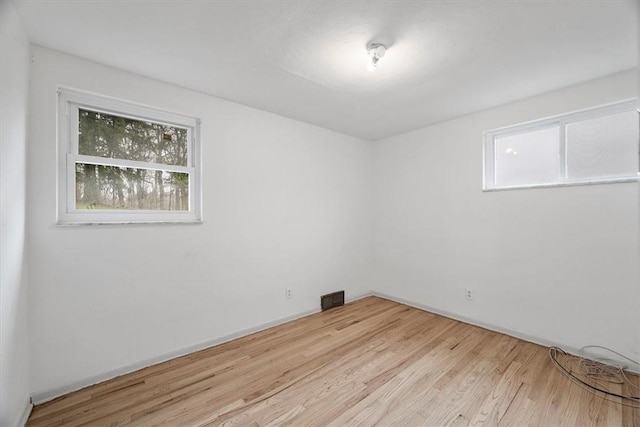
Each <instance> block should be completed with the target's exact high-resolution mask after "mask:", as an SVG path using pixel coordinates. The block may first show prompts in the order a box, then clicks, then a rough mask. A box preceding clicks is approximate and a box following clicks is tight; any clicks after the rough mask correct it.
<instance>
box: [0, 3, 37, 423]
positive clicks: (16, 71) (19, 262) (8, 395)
mask: <svg viewBox="0 0 640 427" xmlns="http://www.w3.org/2000/svg"><path fill="white" fill-rule="evenodd" d="M28 82H29V41H28V40H27V35H26V32H25V30H24V28H23V27H22V23H21V22H20V18H19V16H18V14H17V12H16V10H15V6H14V5H13V4H12V3H11V2H10V1H6V0H5V1H2V2H0V137H1V138H0V193H1V200H2V204H1V206H0V223H1V225H0V425H1V426H16V425H18V423H19V422H20V418H21V417H22V416H23V413H24V411H25V409H26V408H27V407H28V405H29V391H30V390H29V371H28V360H29V356H28V339H27V279H26V268H25V265H26V262H25V178H26V173H25V156H26V146H27V142H26V140H27V136H26V130H27V128H26V120H27V101H28Z"/></svg>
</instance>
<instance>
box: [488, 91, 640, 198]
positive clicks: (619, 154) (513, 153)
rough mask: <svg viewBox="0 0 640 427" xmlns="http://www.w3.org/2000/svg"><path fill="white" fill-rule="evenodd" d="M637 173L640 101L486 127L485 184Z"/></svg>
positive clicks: (599, 179)
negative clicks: (505, 125) (520, 122)
mask: <svg viewBox="0 0 640 427" xmlns="http://www.w3.org/2000/svg"><path fill="white" fill-rule="evenodd" d="M637 174H638V112H637V111H636V103H635V101H625V102H619V103H616V104H611V105H607V106H604V107H599V108H594V109H590V110H585V111H580V112H576V113H571V114H565V115H562V116H557V117H553V118H549V119H544V120H538V121H535V122H531V123H526V124H522V125H517V126H510V127H507V128H502V129H497V130H493V131H490V132H487V133H485V140H484V187H483V188H484V189H485V190H493V189H509V188H526V187H543V186H557V185H577V184H592V183H604V182H625V181H633V180H636V179H637Z"/></svg>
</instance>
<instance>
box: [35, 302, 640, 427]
mask: <svg viewBox="0 0 640 427" xmlns="http://www.w3.org/2000/svg"><path fill="white" fill-rule="evenodd" d="M632 380H633V381H635V384H637V385H638V386H639V387H640V382H638V378H637V377H632ZM619 391H620V392H623V393H627V394H628V393H632V392H633V391H636V392H640V390H637V389H636V390H634V389H633V387H632V386H629V385H626V386H624V387H620V390H619ZM80 425H91V426H120V425H135V426H143V427H147V426H149V427H151V426H238V425H239V426H252V425H255V426H280V425H283V426H286V425H289V426H308V425H317V426H328V425H334V426H344V425H381V426H392V425H393V426H405V425H406V426H417V425H426V426H441V425H442V426H463V425H491V426H496V425H500V426H525V425H537V426H554V425H567V426H569V425H577V426H592V425H593V426H597V425H607V426H629V427H631V426H640V410H639V409H636V408H629V407H623V406H622V405H620V404H618V403H615V402H612V401H608V400H605V399H603V398H602V397H598V396H594V395H593V394H591V393H589V392H588V391H586V390H584V389H582V388H580V387H578V386H577V385H575V384H573V383H571V382H570V381H569V380H568V379H567V378H566V377H564V376H563V375H562V374H561V373H560V372H559V371H558V370H556V369H555V368H554V367H553V365H552V363H551V362H550V360H549V358H548V355H547V349H546V348H544V347H541V346H538V345H535V344H532V343H528V342H524V341H520V340H518V339H515V338H513V337H509V336H506V335H502V334H498V333H495V332H492V331H488V330H486V329H482V328H479V327H476V326H472V325H468V324H464V323H461V322H457V321H454V320H452V319H448V318H444V317H441V316H438V315H435V314H432V313H427V312H424V311H421V310H418V309H415V308H411V307H407V306H404V305H401V304H398V303H395V302H392V301H388V300H385V299H381V298H377V297H369V298H365V299H361V300H359V301H356V302H353V303H350V304H347V305H345V306H342V307H338V308H336V309H332V310H329V311H326V312H323V313H318V314H315V315H311V316H308V317H305V318H302V319H298V320H295V321H293V322H289V323H287V324H284V325H280V326H277V327H274V328H270V329H267V330H264V331H261V332H257V333H255V334H252V335H249V336H246V337H242V338H239V339H237V340H234V341H230V342H228V343H224V344H221V345H218V346H215V347H211V348H209V349H206V350H202V351H199V352H196V353H193V354H190V355H187V356H184V357H180V358H176V359H173V360H170V361H168V362H165V363H161V364H158V365H155V366H150V367H148V368H145V369H141V370H139V371H136V372H133V373H131V374H128V375H124V376H121V377H118V378H114V379H113V380H110V381H106V382H104V383H101V384H97V385H95V386H91V387H87V388H85V389H83V390H80V391H78V392H74V393H71V394H69V395H67V396H63V397H61V398H59V399H56V400H54V401H51V402H48V403H45V404H43V405H38V406H36V407H35V408H34V410H33V413H32V415H31V417H30V419H29V422H28V426H80Z"/></svg>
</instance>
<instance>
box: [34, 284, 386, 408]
mask: <svg viewBox="0 0 640 427" xmlns="http://www.w3.org/2000/svg"><path fill="white" fill-rule="evenodd" d="M372 295H373V293H372V292H366V293H363V294H359V295H354V296H351V297H349V298H346V301H345V302H347V303H349V302H352V301H356V300H359V299H362V298H366V297H368V296H372ZM318 312H320V308H317V309H313V310H307V311H303V312H301V313H297V314H293V315H290V316H285V317H282V318H279V319H276V320H273V321H271V322H267V323H263V324H261V325H258V326H254V327H252V328H248V329H244V330H241V331H238V332H235V333H232V334H229V335H225V336H222V337H219V338H214V339H212V340H207V341H204V342H201V343H198V344H195V345H192V346H189V347H185V348H181V349H179V350H175V351H171V352H169V353H165V354H162V355H159V356H156V357H152V358H150V359H146V360H142V361H140V362H137V363H133V364H131V365H127V366H123V367H121V368H118V369H113V370H111V371H108V372H104V373H102V374H98V375H94V376H92V377H89V378H85V379H83V380H80V381H75V382H73V383H70V384H67V385H65V386H62V387H57V388H55V389H53V390H48V391H45V392H42V393H34V394H33V395H32V396H31V401H32V402H33V404H35V405H39V404H41V403H45V402H48V401H50V400H53V399H55V398H57V397H60V396H64V395H65V394H68V393H71V392H74V391H77V390H80V389H83V388H85V387H88V386H91V385H94V384H98V383H101V382H104V381H107V380H110V379H113V378H115V377H119V376H121V375H125V374H129V373H131V372H135V371H138V370H140V369H143V368H147V367H149V366H153V365H157V364H158V363H162V362H166V361H168V360H171V359H175V358H176V357H181V356H186V355H187V354H191V353H195V352H197V351H200V350H204V349H207V348H209V347H213V346H216V345H220V344H224V343H226V342H229V341H233V340H235V339H238V338H242V337H244V336H247V335H251V334H254V333H256V332H260V331H263V330H265V329H269V328H272V327H274V326H278V325H281V324H283V323H287V322H291V321H293V320H296V319H300V318H302V317H307V316H310V315H312V314H315V313H318ZM27 417H28V415H27Z"/></svg>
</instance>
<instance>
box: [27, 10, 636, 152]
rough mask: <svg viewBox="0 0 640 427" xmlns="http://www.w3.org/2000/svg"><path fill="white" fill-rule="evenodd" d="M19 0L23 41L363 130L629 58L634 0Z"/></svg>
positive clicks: (376, 131)
mask: <svg viewBox="0 0 640 427" xmlns="http://www.w3.org/2000/svg"><path fill="white" fill-rule="evenodd" d="M18 6H19V10H20V13H21V15H22V18H23V21H24V24H25V26H26V27H27V32H28V33H29V36H30V38H31V41H32V42H33V43H36V44H39V45H42V46H46V47H50V48H54V49H58V50H61V51H64V52H69V53H72V54H75V55H79V56H82V57H85V58H88V59H92V60H94V61H98V62H101V63H104V64H108V65H112V66H114V67H118V68H121V69H125V70H129V71H132V72H135V73H138V74H142V75H145V76H149V77H153V78H156V79H160V80H163V81H166V82H170V83H174V84H177V85H180V86H184V87H187V88H191V89H195V90H198V91H201V92H205V93H209V94H211V95H215V96H218V97H221V98H225V99H229V100H232V101H236V102H239V103H242V104H246V105H250V106H253V107H257V108H260V109H263V110H267V111H272V112H274V113H278V114H281V115H284V116H287V117H292V118H294V119H298V120H302V121H305V122H308V123H313V124H316V125H318V126H322V127H325V128H329V129H333V130H336V131H339V132H342V133H345V134H349V135H354V136H358V137H361V138H365V139H370V140H374V139H379V138H383V137H386V136H390V135H394V134H398V133H402V132H405V131H408V130H412V129H416V128H419V127H423V126H426V125H429V124H433V123H437V122H440V121H443V120H447V119H450V118H453V117H457V116H461V115H464V114H468V113H471V112H474V111H478V110H482V109H485V108H489V107H492V106H496V105H500V104H504V103H507V102H510V101H513V100H516V99H520V98H524V97H527V96H530V95H533V94H537V93H541V92H545V91H549V90H553V89H556V88H559V87H563V86H568V85H571V84H574V83H578V82H582V81H586V80H590V79H593V78H597V77H600V76H604V75H607V74H611V73H614V72H617V71H621V70H626V69H629V68H633V67H636V66H637V65H638V48H637V45H638V35H637V27H638V2H637V1H636V0H628V1H611V0H610V1H496V0H493V1H486V0H477V1H474V0H468V1H446V2H445V1H348V2H343V1H300V0H298V1H283V0H279V1H235V2H234V1H206V0H182V1H179V0H173V1H161V0H156V1H150V0H134V1H132V0H127V1H118V0H110V1H109V0H82V1H79V0H76V1H64V0H55V1H44V0H41V1H34V0H18ZM369 42H379V43H384V44H386V45H387V47H388V51H387V55H386V56H385V57H384V58H383V59H382V60H381V62H380V66H379V69H378V70H377V71H376V72H374V73H370V72H368V71H367V69H366V68H367V67H366V65H367V55H366V48H365V47H366V45H367V43H369Z"/></svg>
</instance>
